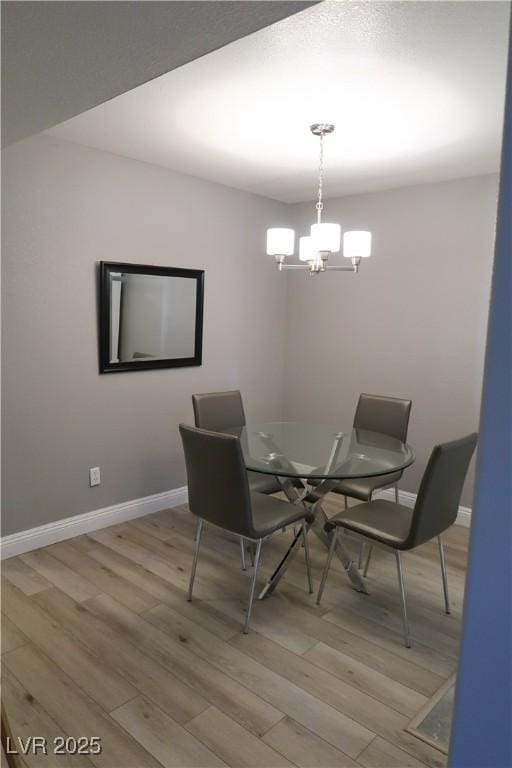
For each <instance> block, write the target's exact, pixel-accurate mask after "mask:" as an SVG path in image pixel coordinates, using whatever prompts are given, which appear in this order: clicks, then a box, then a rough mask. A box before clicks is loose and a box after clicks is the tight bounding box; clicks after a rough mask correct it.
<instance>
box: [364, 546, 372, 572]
mask: <svg viewBox="0 0 512 768" xmlns="http://www.w3.org/2000/svg"><path fill="white" fill-rule="evenodd" d="M372 552H373V547H372V545H371V544H370V545H369V547H368V554H367V555H366V563H365V564H364V571H363V576H364V577H365V578H366V577H367V576H368V567H369V565H370V560H371V558H372Z"/></svg>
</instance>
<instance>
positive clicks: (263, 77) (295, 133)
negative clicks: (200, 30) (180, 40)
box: [50, 2, 510, 202]
mask: <svg viewBox="0 0 512 768" xmlns="http://www.w3.org/2000/svg"><path fill="white" fill-rule="evenodd" d="M509 10H510V6H509V3H506V2H325V3H321V4H319V5H316V6H314V7H312V8H309V9H307V10H304V11H302V12H301V13H299V14H297V15H296V16H291V17H289V18H287V19H285V20H283V21H280V22H277V23H276V24H274V25H272V26H270V27H267V28H265V29H263V30H260V31H259V32H256V33H254V34H252V35H250V36H248V37H245V38H244V39H242V40H238V41H236V42H234V43H231V44H230V45H227V46H226V47H224V48H222V49H220V50H217V51H215V52H213V53H210V54H208V55H206V56H204V57H202V58H201V59H197V60H195V61H193V62H191V63H190V64H187V65H186V66H183V67H181V68H180V69H178V70H175V71H173V72H170V73H169V74H166V75H163V76H162V77H159V78H157V79H155V80H153V81H152V82H150V83H147V84H146V85H143V86H141V87H139V88H137V89H135V90H133V91H130V92H129V93H125V94H124V95H122V96H119V97H118V98H115V99H113V100H112V101H110V102H108V103H106V104H103V105H101V106H99V107H97V108H95V109H92V110H90V111H89V112H86V113H85V114H82V115H79V116H77V117H75V118H73V119H72V120H69V121H68V122H66V123H63V124H62V125H60V126H57V127H55V128H53V129H52V130H51V131H50V133H51V134H52V135H54V136H59V137H62V138H64V139H68V140H71V141H76V142H79V143H83V144H86V145H89V146H93V147H98V148H101V149H105V150H108V151H111V152H114V153H117V154H120V155H125V156H128V157H133V158H137V159H139V160H144V161H147V162H151V163H156V164H158V165H162V166H165V167H168V168H171V169H175V170H179V171H183V172H185V173H189V174H193V175H196V176H200V177H202V178H206V179H212V180H214V181H218V182H222V183H224V184H228V185H231V186H234V187H238V188H241V189H245V190H249V191H253V192H256V193H259V194H263V195H268V196H270V197H274V198H277V199H280V200H284V201H287V202H295V201H299V200H306V199H311V198H312V197H313V196H314V192H315V174H316V165H317V150H318V147H317V140H315V139H313V138H312V137H311V135H310V134H309V130H308V126H309V124H310V123H312V122H318V121H331V122H335V123H336V131H335V133H334V134H333V135H332V136H330V137H328V138H327V139H326V157H325V160H326V194H327V195H328V196H329V195H331V196H332V195H337V194H346V193H354V192H363V191H368V190H373V189H382V188H387V187H394V186H401V185H406V184H416V183H423V182H428V181H437V180H441V179H448V178H456V177H462V176H470V175H473V174H480V173H487V172H491V171H494V170H496V169H497V168H498V161H499V149H500V139H501V125H502V106H503V100H504V92H505V66H506V49H507V30H508V17H509Z"/></svg>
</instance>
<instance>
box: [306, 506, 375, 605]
mask: <svg viewBox="0 0 512 768" xmlns="http://www.w3.org/2000/svg"><path fill="white" fill-rule="evenodd" d="M311 511H312V512H313V511H314V512H315V520H314V522H313V524H312V525H311V530H312V531H313V533H314V534H315V535H316V536H318V538H319V539H320V541H322V542H323V543H324V544H325V546H326V547H329V545H330V543H331V536H332V533H330V534H329V533H326V531H325V528H324V526H325V524H326V523H327V522H328V520H329V518H328V517H327V515H326V514H325V512H324V511H323V509H322V507H321V505H320V503H319V502H317V503H316V504H314V505H313V507H312V509H311ZM342 539H343V537H342V536H337V537H336V549H335V553H336V556H337V557H338V559H339V560H340V561H341V564H342V565H343V568H344V569H345V573H346V574H347V576H348V578H349V579H350V581H351V582H352V586H353V587H354V589H356V590H357V591H358V592H362V593H363V594H365V595H367V594H368V590H367V589H366V585H365V583H364V581H363V579H362V576H361V574H360V573H359V571H358V570H357V567H356V565H355V563H354V562H353V561H352V558H351V557H350V554H349V552H348V551H347V549H346V547H345V545H344V543H343V541H342Z"/></svg>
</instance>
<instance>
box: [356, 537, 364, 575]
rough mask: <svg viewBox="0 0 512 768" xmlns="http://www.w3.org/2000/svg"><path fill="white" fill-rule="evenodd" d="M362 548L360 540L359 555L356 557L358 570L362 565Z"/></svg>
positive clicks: (362, 544) (362, 543)
mask: <svg viewBox="0 0 512 768" xmlns="http://www.w3.org/2000/svg"><path fill="white" fill-rule="evenodd" d="M364 550H365V546H364V541H362V542H361V543H360V545H359V555H358V558H357V567H358V569H359V570H361V568H362V567H363V560H364Z"/></svg>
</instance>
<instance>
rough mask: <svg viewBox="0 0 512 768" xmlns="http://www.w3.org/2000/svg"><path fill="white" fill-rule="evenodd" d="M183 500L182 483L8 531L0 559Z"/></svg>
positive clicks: (0, 545) (1, 543)
mask: <svg viewBox="0 0 512 768" xmlns="http://www.w3.org/2000/svg"><path fill="white" fill-rule="evenodd" d="M187 501H188V489H187V487H186V486H183V488H173V489H172V490H171V491H164V492H163V493H155V494H153V495H152V496H145V497H144V498H142V499H132V500H131V501H124V502H122V503H121V504H113V505H112V506H111V507H103V509H94V510H92V511H91V512H84V513H83V514H81V515H74V516H73V517H66V518H64V519H63V520H57V521H56V522H55V523H47V524H46V525H39V526H38V527H37V528H30V529H29V530H28V531H20V532H19V533H12V534H11V535H10V536H3V537H2V538H1V539H0V548H1V558H2V560H5V559H6V558H8V557H14V556H15V555H21V554H23V553H24V552H30V551H31V550H33V549H39V548H40V547H46V546H48V545H49V544H55V543H56V542H58V541H64V540H65V539H71V538H73V536H80V535H81V534H82V533H90V532H91V531H97V530H99V529H100V528H106V527H108V526H109V525H116V523H123V522H125V521H126V520H133V519H134V518H136V517H142V516H143V515H150V514H151V513H152V512H159V511H160V510H162V509H168V508H169V507H178V506H179V505H180V504H186V503H187Z"/></svg>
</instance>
